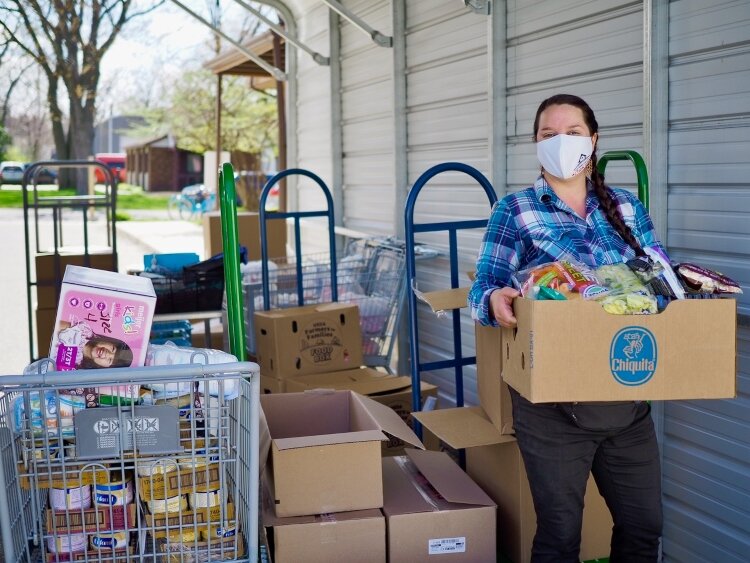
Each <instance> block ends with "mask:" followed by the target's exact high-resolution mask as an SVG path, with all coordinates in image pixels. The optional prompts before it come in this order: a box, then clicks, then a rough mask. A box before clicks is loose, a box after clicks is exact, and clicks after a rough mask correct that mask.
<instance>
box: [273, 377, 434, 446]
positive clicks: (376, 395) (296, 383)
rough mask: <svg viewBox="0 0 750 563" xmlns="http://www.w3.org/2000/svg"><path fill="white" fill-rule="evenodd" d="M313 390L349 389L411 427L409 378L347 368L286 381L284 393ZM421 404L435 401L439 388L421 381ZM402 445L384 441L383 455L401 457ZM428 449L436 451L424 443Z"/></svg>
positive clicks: (401, 442)
mask: <svg viewBox="0 0 750 563" xmlns="http://www.w3.org/2000/svg"><path fill="white" fill-rule="evenodd" d="M312 389H348V390H350V391H354V392H356V393H359V394H360V395H365V396H366V397H369V398H371V399H372V400H373V401H377V402H378V403H380V404H381V405H385V406H387V407H390V408H391V409H393V410H394V411H395V412H396V413H397V414H398V415H399V416H400V417H401V419H402V420H403V421H404V422H406V424H408V425H409V427H410V428H411V427H412V424H411V410H412V408H411V407H412V387H411V377H407V376H404V375H389V374H386V373H383V372H381V371H378V370H376V369H373V368H368V367H363V368H359V369H347V370H343V371H334V372H330V373H318V374H314V375H303V376H302V377H293V378H292V379H287V380H286V391H287V392H289V393H299V392H303V391H309V390H312ZM420 389H421V393H420V395H421V397H422V404H424V402H425V400H426V399H427V397H433V398H434V399H435V400H436V404H437V398H438V388H437V387H436V386H435V385H432V384H430V383H426V382H424V381H422V382H420ZM404 445H405V444H404V442H403V441H402V440H400V439H398V438H394V437H391V438H390V439H389V440H388V441H387V442H383V454H384V455H401V454H403V452H404ZM425 446H426V447H427V449H436V448H437V446H438V445H437V444H435V445H434V447H430V446H429V445H428V444H427V443H425Z"/></svg>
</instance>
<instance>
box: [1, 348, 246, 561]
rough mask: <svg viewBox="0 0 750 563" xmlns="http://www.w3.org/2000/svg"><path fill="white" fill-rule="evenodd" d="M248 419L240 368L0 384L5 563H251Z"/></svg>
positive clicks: (51, 376) (122, 372)
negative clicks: (84, 392)
mask: <svg viewBox="0 0 750 563" xmlns="http://www.w3.org/2000/svg"><path fill="white" fill-rule="evenodd" d="M72 382H74V383H73V384H74V385H76V388H75V389H71V383H72ZM81 388H87V389H91V390H92V391H93V394H94V396H95V397H97V398H98V399H101V400H98V399H97V400H98V403H99V404H100V405H104V404H111V405H113V406H99V407H96V408H85V405H86V401H85V400H84V398H83V397H81V396H80V394H79V393H80V389H81ZM104 397H106V398H107V399H106V400H104ZM87 398H90V397H87ZM259 410H260V407H259V370H258V366H257V364H253V363H249V362H234V363H228V364H215V365H198V364H191V365H175V366H163V367H145V368H128V369H123V368H120V369H102V370H82V371H76V372H75V376H74V377H73V376H72V375H71V374H70V373H69V372H61V373H57V372H47V373H39V374H34V375H23V376H0V455H1V456H2V463H1V464H0V505H2V507H3V508H2V509H0V533H1V535H2V542H3V552H4V556H5V561H6V562H16V561H44V562H52V561H98V562H101V561H107V562H115V561H159V562H173V561H174V562H185V563H197V562H202V561H247V562H251V561H252V562H255V561H256V560H257V557H258V526H259V523H258V464H259V437H258V425H259V416H260V414H259Z"/></svg>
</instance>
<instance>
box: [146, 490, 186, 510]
mask: <svg viewBox="0 0 750 563" xmlns="http://www.w3.org/2000/svg"><path fill="white" fill-rule="evenodd" d="M146 504H147V505H148V511H149V512H150V513H151V514H164V513H165V512H182V511H184V510H187V508H188V502H187V498H185V495H180V496H177V497H171V498H167V499H153V500H149V501H146Z"/></svg>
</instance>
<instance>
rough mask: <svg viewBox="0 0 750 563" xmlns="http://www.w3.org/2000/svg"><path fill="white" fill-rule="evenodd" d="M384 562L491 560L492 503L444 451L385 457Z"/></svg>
mask: <svg viewBox="0 0 750 563" xmlns="http://www.w3.org/2000/svg"><path fill="white" fill-rule="evenodd" d="M383 495H384V499H383V500H384V502H383V513H384V514H385V517H386V522H387V527H388V560H389V561H391V562H393V563H399V562H403V563H407V562H408V563H411V562H412V561H430V560H432V556H433V555H446V556H447V555H450V557H449V559H450V560H451V561H494V560H495V557H496V545H497V544H496V536H495V513H496V506H495V502H494V501H493V500H492V499H491V498H490V497H489V496H487V494H486V493H485V492H484V491H482V489H481V488H480V487H479V486H478V485H477V484H476V483H474V482H473V481H472V480H471V478H469V476H468V475H467V474H466V473H464V472H463V471H462V470H461V468H460V467H458V465H456V463H455V462H454V461H453V460H452V459H450V457H449V456H448V455H447V454H445V453H443V452H428V451H416V450H410V451H408V452H407V455H406V456H402V457H395V458H384V459H383Z"/></svg>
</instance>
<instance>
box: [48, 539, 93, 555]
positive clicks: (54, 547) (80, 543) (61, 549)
mask: <svg viewBox="0 0 750 563" xmlns="http://www.w3.org/2000/svg"><path fill="white" fill-rule="evenodd" d="M87 544H88V542H87V541H86V535H85V534H70V535H67V534H66V535H62V536H58V535H55V536H51V537H50V538H48V539H47V549H49V551H50V553H69V554H71V555H72V554H74V553H80V552H82V551H86V545H87Z"/></svg>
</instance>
